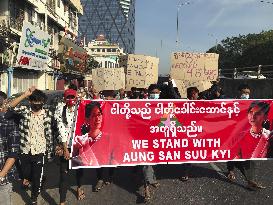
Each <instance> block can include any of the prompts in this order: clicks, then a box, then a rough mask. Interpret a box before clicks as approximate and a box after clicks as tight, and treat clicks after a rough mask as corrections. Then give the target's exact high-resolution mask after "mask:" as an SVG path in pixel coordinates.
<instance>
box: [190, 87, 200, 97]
mask: <svg viewBox="0 0 273 205" xmlns="http://www.w3.org/2000/svg"><path fill="white" fill-rule="evenodd" d="M187 98H188V100H198V98H199V90H198V89H197V87H189V88H187Z"/></svg>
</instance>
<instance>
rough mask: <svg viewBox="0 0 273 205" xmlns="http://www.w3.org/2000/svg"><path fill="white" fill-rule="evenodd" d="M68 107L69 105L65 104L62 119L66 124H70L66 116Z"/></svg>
mask: <svg viewBox="0 0 273 205" xmlns="http://www.w3.org/2000/svg"><path fill="white" fill-rule="evenodd" d="M66 109H67V105H65V106H64V107H63V112H62V120H63V123H64V124H65V125H68V122H67V117H66Z"/></svg>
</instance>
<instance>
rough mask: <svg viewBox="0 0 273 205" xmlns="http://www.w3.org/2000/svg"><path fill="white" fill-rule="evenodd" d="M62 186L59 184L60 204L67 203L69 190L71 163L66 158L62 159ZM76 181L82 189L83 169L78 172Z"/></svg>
mask: <svg viewBox="0 0 273 205" xmlns="http://www.w3.org/2000/svg"><path fill="white" fill-rule="evenodd" d="M60 163H61V164H60V184H59V194H60V203H64V202H65V201H66V194H67V190H68V188H69V172H70V170H69V161H68V160H66V159H65V158H64V157H61V158H60ZM76 180H77V186H78V187H81V186H82V184H83V169H77V170H76Z"/></svg>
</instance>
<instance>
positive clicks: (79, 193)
mask: <svg viewBox="0 0 273 205" xmlns="http://www.w3.org/2000/svg"><path fill="white" fill-rule="evenodd" d="M77 192H78V197H77V198H78V200H79V201H81V200H83V199H85V194H84V191H83V190H82V189H81V188H78V190H77Z"/></svg>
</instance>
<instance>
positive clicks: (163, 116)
mask: <svg viewBox="0 0 273 205" xmlns="http://www.w3.org/2000/svg"><path fill="white" fill-rule="evenodd" d="M272 103H273V101H272V100H221V101H218V100H214V101H187V100H172V101H169V100H168V101H164V100H142V101H139V100H126V101H81V102H80V104H79V107H78V114H77V121H76V127H75V131H74V136H73V147H72V160H71V166H72V168H80V167H103V166H128V165H140V164H166V163H177V164H179V163H183V162H191V163H192V162H212V161H229V160H243V159H264V158H269V157H270V153H271V149H272V148H271V146H270V145H271V135H270V131H269V130H271V129H270V123H271V122H272V118H273V110H270V107H271V104H272Z"/></svg>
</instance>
